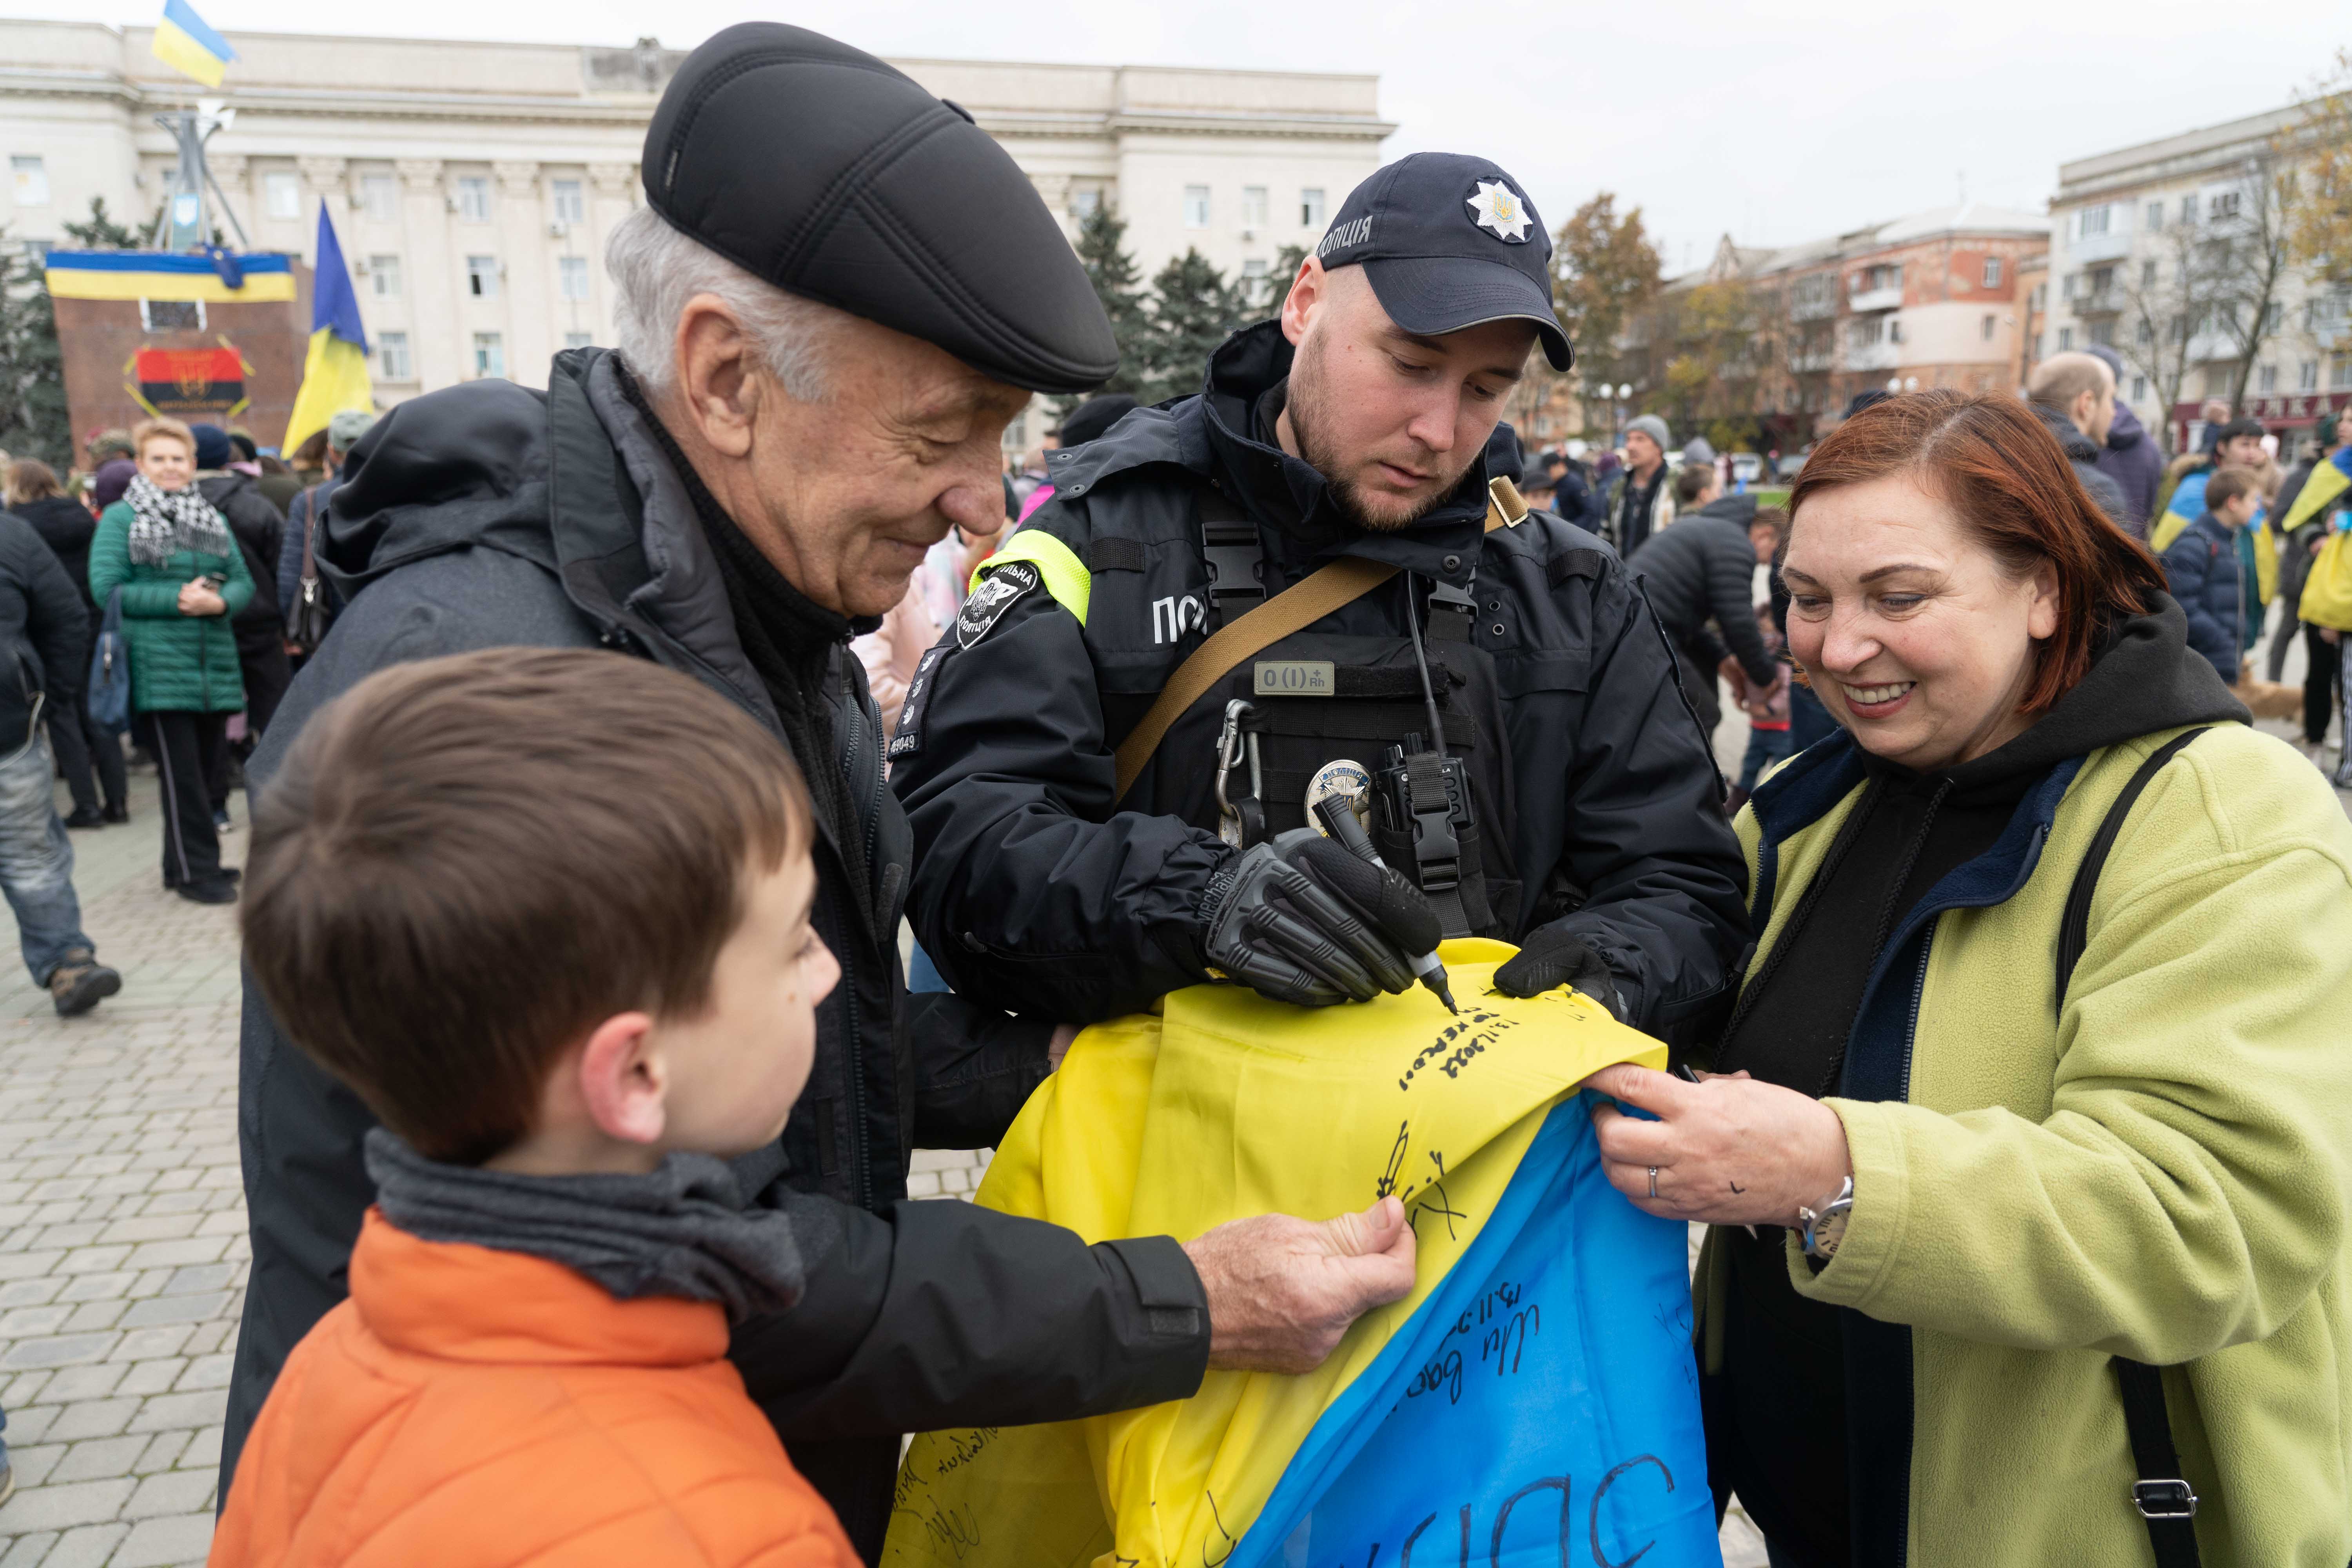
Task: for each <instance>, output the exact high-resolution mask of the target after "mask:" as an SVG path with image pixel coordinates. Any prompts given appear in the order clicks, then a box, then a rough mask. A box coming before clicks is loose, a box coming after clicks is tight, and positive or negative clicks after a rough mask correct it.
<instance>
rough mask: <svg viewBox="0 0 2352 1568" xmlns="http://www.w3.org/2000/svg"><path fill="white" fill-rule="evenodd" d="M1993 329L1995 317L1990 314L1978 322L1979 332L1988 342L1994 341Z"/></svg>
mask: <svg viewBox="0 0 2352 1568" xmlns="http://www.w3.org/2000/svg"><path fill="white" fill-rule="evenodd" d="M1992 329H1993V319H1992V318H1991V317H1990V316H1987V317H1986V318H1985V319H1984V320H1983V321H1981V322H1979V323H1978V326H1977V331H1978V333H1979V335H1980V336H1981V337H1982V338H1983V339H1984V341H1985V342H1992Z"/></svg>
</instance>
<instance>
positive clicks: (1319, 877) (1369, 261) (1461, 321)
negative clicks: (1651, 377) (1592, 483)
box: [891, 153, 1748, 1037]
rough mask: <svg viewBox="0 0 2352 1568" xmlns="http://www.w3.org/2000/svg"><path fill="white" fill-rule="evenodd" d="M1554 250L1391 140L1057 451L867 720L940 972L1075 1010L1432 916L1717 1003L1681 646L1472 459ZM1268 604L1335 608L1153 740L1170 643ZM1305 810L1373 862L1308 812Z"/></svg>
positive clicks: (1317, 956)
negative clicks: (1275, 277)
mask: <svg viewBox="0 0 2352 1568" xmlns="http://www.w3.org/2000/svg"><path fill="white" fill-rule="evenodd" d="M1549 254H1550V246H1549V241H1548V239H1547V237H1546V235H1545V232H1544V228H1543V226H1542V223H1541V222H1540V220H1539V219H1538V217H1537V215H1536V213H1535V210H1534V208H1533V207H1532V206H1531V205H1529V204H1528V200H1527V197H1526V195H1525V194H1524V192H1523V191H1522V189H1521V187H1520V186H1519V184H1518V183H1517V181H1516V180H1513V179H1512V178H1511V177H1510V176H1509V175H1508V174H1506V173H1505V172H1504V171H1503V170H1501V169H1500V168H1498V167H1497V166H1496V165H1495V164H1494V163H1489V162H1487V161H1486V160H1485V159H1480V158H1472V157H1465V156H1458V155H1454V154H1445V153H1419V154H1415V155H1414V156H1412V157H1410V158H1406V159H1403V160H1402V161H1401V162H1399V163H1391V164H1390V165H1388V166H1387V167H1385V168H1382V169H1381V170H1380V171H1379V172H1378V173H1376V174H1373V175H1372V176H1371V177H1370V179H1369V180H1367V181H1365V182H1364V184H1361V185H1360V186H1359V187H1358V188H1357V189H1356V190H1355V191H1354V192H1353V193H1352V194H1351V195H1349V198H1348V201H1347V204H1346V205H1344V206H1343V207H1342V208H1341V209H1340V211H1339V216H1338V217H1337V219H1336V220H1335V221H1334V222H1333V224H1332V225H1331V227H1330V229H1329V231H1328V233H1327V234H1326V235H1325V236H1324V237H1323V240H1322V242H1321V244H1320V245H1318V247H1317V249H1316V254H1315V255H1314V256H1312V257H1310V258H1307V260H1306V261H1305V262H1304V263H1302V265H1301V266H1300V268H1299V269H1298V272H1297V276H1296V278H1295V279H1293V281H1292V283H1291V287H1290V291H1289V294H1288V296H1287V298H1286V300H1284V303H1283V307H1282V313H1281V316H1280V318H1279V319H1278V320H1276V321H1265V322H1262V323H1260V324H1259V325H1257V326H1255V327H1252V328H1249V329H1247V330H1245V331H1241V332H1239V333H1236V334H1235V335H1234V337H1232V338H1231V339H1229V340H1227V341H1226V342H1225V343H1224V344H1223V346H1222V347H1221V348H1220V349H1218V351H1217V353H1215V355H1214V356H1213V358H1212V360H1211V361H1210V363H1209V368H1208V375H1207V381H1206V384H1205V386H1204V387H1203V389H1202V393H1201V395H1199V396H1197V397H1192V398H1187V399H1185V400H1183V401H1181V402H1180V403H1177V404H1174V405H1171V406H1169V407H1166V408H1147V409H1139V410H1137V411H1136V412H1135V413H1133V414H1130V415H1129V416H1126V417H1125V418H1124V419H1122V420H1121V421H1120V422H1119V423H1118V426H1115V427H1114V428H1113V429H1112V430H1111V431H1110V432H1109V433H1108V435H1107V436H1105V437H1102V438H1101V439H1099V440H1097V441H1095V442H1093V443H1091V444H1089V445H1087V446H1086V447H1082V448H1079V449H1078V450H1076V451H1074V452H1064V453H1060V454H1057V455H1056V458H1055V461H1054V463H1053V466H1052V468H1051V478H1052V480H1053V483H1054V485H1055V495H1054V498H1053V500H1051V501H1050V502H1049V503H1047V504H1046V505H1045V506H1044V507H1042V508H1041V509H1040V510H1038V511H1037V513H1036V514H1035V515H1034V517H1033V518H1032V519H1031V521H1030V523H1029V525H1028V526H1027V527H1026V528H1024V530H1023V531H1021V532H1019V533H1018V534H1016V535H1014V536H1013V538H1012V539H1011V540H1010V541H1009V542H1007V545H1006V547H1005V548H1004V549H1003V551H1002V552H999V553H998V555H997V556H995V557H994V558H993V560H992V562H991V563H989V564H988V565H987V566H985V567H983V568H982V580H981V582H980V584H979V585H978V587H977V588H976V589H975V591H974V592H973V594H972V595H971V597H970V599H969V600H968V601H967V602H966V605H965V608H964V613H963V615H962V616H961V618H960V619H959V621H958V623H957V625H956V626H954V627H953V628H951V630H950V632H949V633H948V634H947V635H945V636H944V637H942V638H941V640H940V644H939V646H938V647H935V648H933V649H932V650H931V652H930V653H929V654H928V655H927V656H926V659H925V666H924V668H923V670H922V671H921V673H920V674H919V677H918V679H917V689H916V691H915V693H914V695H913V696H912V697H910V699H909V700H908V703H907V705H906V708H905V710H904V712H903V714H902V716H901V719H900V721H899V726H898V731H897V732H896V733H895V734H894V736H893V737H892V742H891V755H892V784H893V787H894V788H895V789H897V791H898V794H899V796H900V798H901V800H902V801H903V802H904V803H905V805H906V807H907V811H908V817H909V819H910V821H911V823H912V826H913V829H914V833H915V838H916V845H917V855H916V861H915V865H916V869H915V873H914V882H913V889H912V893H913V896H912V899H911V901H910V904H909V909H908V915H909V918H910V919H911V920H912V921H913V923H914V926H915V930H916V932H917V934H918V936H919V938H920V940H921V942H923V944H924V946H925V948H926V949H927V950H928V951H929V952H930V953H931V955H932V956H933V957H934V959H935V960H936V961H937V962H938V963H939V965H940V969H941V970H942V971H943V972H944V973H945V974H946V976H947V978H948V979H949V980H950V983H951V984H954V985H955V986H956V988H957V989H958V990H959V991H961V992H962V993H963V994H965V995H967V996H969V997H971V998H974V999H977V1000H982V1001H985V1002H988V1003H990V1004H992V1005H997V1006H1001V1007H1004V1008H1007V1009H1020V1010H1027V1011H1033V1012H1041V1013H1046V1014H1050V1015H1053V1016H1059V1017H1061V1018H1064V1019H1067V1020H1071V1021H1074V1022H1076V1021H1086V1020H1091V1019H1096V1018H1101V1017H1105V1016H1112V1015H1116V1014H1118V1013H1122V1012H1127V1011H1131V1010H1134V1009H1136V1008H1139V1007H1141V1006H1143V1005H1148V1004H1149V1003H1150V1001H1151V1000H1152V999H1153V998H1155V997H1157V996H1159V995H1160V994H1164V993H1166V992H1168V991H1170V990H1171V989H1174V988H1176V987H1179V986H1183V985H1188V984H1196V983H1198V982H1199V981H1201V980H1202V979H1203V978H1205V977H1207V976H1208V975H1209V974H1210V973H1211V972H1212V971H1214V972H1216V973H1222V974H1223V975H1225V976H1228V977H1230V978H1233V979H1235V980H1239V981H1242V982H1244V983H1246V984H1251V985H1253V986H1254V987H1255V988H1256V989H1257V990H1259V991H1261V992H1263V993H1265V994H1268V995H1271V996H1276V997H1279V998H1282V999H1286V1000H1290V1001H1295V1002H1305V1003H1332V1002H1339V1001H1343V1000H1350V999H1362V998H1365V997H1369V996H1370V995H1371V994H1374V991H1375V989H1390V990H1397V989H1402V986H1403V985H1404V984H1408V983H1410V981H1411V978H1412V976H1411V974H1410V973H1408V972H1407V971H1406V969H1405V967H1404V965H1405V963H1409V962H1410V960H1411V959H1412V956H1413V955H1414V954H1415V952H1417V951H1418V950H1419V949H1420V948H1422V947H1423V946H1425V945H1426V944H1427V942H1428V941H1429V939H1430V937H1431V935H1432V934H1433V931H1434V929H1436V928H1437V927H1441V926H1442V927H1443V929H1444V931H1445V932H1446V933H1447V934H1452V935H1461V934H1477V935H1485V936H1496V937H1501V938H1505V939H1507V940H1511V941H1514V942H1517V943H1519V944H1520V948H1521V952H1520V954H1519V956H1518V957H1517V958H1516V959H1515V960H1513V961H1512V962H1511V963H1509V964H1507V966H1505V967H1504V968H1503V969H1502V970H1501V971H1500V972H1499V973H1497V975H1496V984H1497V985H1499V986H1500V987H1502V988H1503V989H1505V990H1507V991H1510V992H1513V993H1515V994H1531V993H1533V992H1535V991H1538V990H1542V989H1546V988H1549V986H1552V985H1555V984H1560V983H1562V982H1567V983H1570V984H1575V985H1576V986H1577V987H1578V988H1579V989H1580V990H1583V991H1585V992H1587V993H1589V994H1594V995H1597V996H1600V997H1601V998H1602V999H1603V1000H1605V1001H1607V1002H1608V1003H1609V1004H1610V1005H1612V1007H1613V1008H1614V1009H1615V1010H1616V1011H1617V1012H1618V1014H1619V1015H1620V1016H1622V1017H1623V1018H1624V1019H1625V1020H1627V1021H1628V1022H1630V1023H1633V1024H1634V1025H1636V1026H1640V1027H1643V1028H1645V1029H1649V1030H1652V1031H1654V1032H1659V1033H1663V1034H1666V1035H1668V1036H1669V1037H1675V1036H1689V1035H1692V1034H1694V1033H1696V1031H1697V1030H1699V1029H1700V1028H1702V1027H1703V1026H1704V1023H1705V1020H1706V1018H1707V1016H1709V1015H1710V1013H1711V1012H1712V1010H1713V1009H1714V1008H1715V1007H1716V1005H1717V1004H1718V1003H1719V1002H1720V1001H1721V1000H1722V999H1724V998H1725V997H1726V996H1727V994H1728V986H1729V983H1730V977H1731V976H1732V974H1733V973H1735V972H1736V966H1737V965H1738V962H1739V960H1740V958H1741V955H1742V952H1743V950H1744V947H1745V944H1746V942H1747V940H1748V929H1747V922H1746V917H1745V915H1744V913H1743V910H1742V903H1741V896H1740V889H1741V886H1742V882H1743V871H1742V867H1741V862H1740V858H1739V853H1738V848H1737V846H1736V844H1735V842H1734V840H1733V838H1732V836H1731V833H1730V830H1729V827H1728V826H1727V824H1726V822H1725V820H1724V817H1723V815H1722V813H1721V811H1720V809H1719V807H1718V805H1717V802H1718V801H1719V799H1720V798H1721V796H1720V781H1719V779H1718V777H1717V773H1716V772H1715V769H1714V766H1713V763H1712V761H1711V759H1710V758H1709V756H1708V754H1707V752H1706V747H1705V745H1704V744H1703V742H1702V739H1701V736H1700V733H1699V731H1698V728H1697V726H1696V722H1695V721H1694V720H1693V718H1692V716H1691V713H1690V710H1689V707H1688V704H1687V703H1686V702H1685V699H1684V696H1683V694H1682V692H1681V690H1680V689H1679V687H1678V686H1677V684H1676V680H1675V666H1674V663H1673V659H1672V656H1671V655H1670V654H1669V652H1668V651H1667V648H1666V645H1665V642H1664V638H1663V637H1662V635H1661V634H1660V632H1659V630H1658V627H1657V624H1656V621H1655V619H1654V617H1653V616H1651V614H1650V613H1649V611H1648V609H1647V607H1646V605H1644V603H1643V599H1642V596H1641V594H1640V591H1639V589H1638V587H1637V585H1636V584H1634V583H1633V581H1632V580H1630V579H1629V578H1628V576H1627V575H1626V574H1625V571H1624V569H1623V567H1622V563H1620V562H1619V561H1618V560H1617V558H1616V557H1615V555H1614V554H1613V553H1612V552H1611V551H1610V550H1609V549H1608V547H1607V546H1606V545H1604V544H1602V543H1601V542H1600V541H1598V540H1597V539H1595V538H1594V537H1593V536H1592V535H1591V534H1589V533H1586V532H1585V531H1582V530H1580V529H1578V528H1575V527H1572V526H1570V524H1568V523H1566V522H1564V521H1560V520H1559V518H1557V517H1553V516H1550V515H1548V514H1544V513H1528V514H1526V515H1525V516H1523V517H1522V516H1518V515H1517V507H1516V504H1515V502H1516V492H1515V491H1514V490H1512V489H1510V487H1509V486H1508V485H1507V483H1506V484H1498V485H1495V486H1493V487H1491V488H1490V485H1489V480H1490V479H1492V478H1494V477H1496V476H1516V475H1517V473H1518V472H1519V458H1518V447H1517V440H1516V438H1515V437H1513V435H1512V433H1511V432H1510V430H1509V429H1508V427H1507V426H1499V425H1498V423H1497V421H1498V420H1499V418H1500V416H1501V414H1502V410H1503V406H1504V404H1505V401H1506V399H1507V395H1508V394H1509V392H1510V390H1511V388H1512V387H1513V385H1514V384H1516V383H1517V381H1518V380H1519V378H1520V374H1521V370H1522V367H1523V365H1524V363H1525V361H1526V359H1527V355H1528V351H1529V349H1530V348H1531V347H1532V346H1534V345H1535V344H1536V343H1537V342H1538V341H1540V342H1541V343H1542V345H1543V349H1544V352H1545V354H1546V356H1547V357H1548V358H1549V361H1550V363H1552V364H1553V365H1554V366H1555V367H1557V368H1559V369H1561V370H1565V369H1567V368H1568V367H1569V365H1570V358H1571V355H1570V345H1569V343H1568V341H1567V338H1566V335H1565V334H1564V333H1563V332H1562V331H1561V330H1560V328H1559V323H1558V321H1557V320H1556V319H1555V318H1554V316H1553V315H1552V311H1551V304H1550V299H1551V296H1550V289H1549V269H1548V262H1549ZM1497 524H1501V525H1500V526H1497ZM1310 579H1311V580H1310ZM1289 592H1295V593H1299V594H1314V595H1322V598H1321V599H1312V598H1310V599H1308V600H1305V601H1293V603H1294V604H1299V603H1309V604H1314V603H1322V602H1325V601H1328V603H1329V604H1330V605H1331V607H1329V608H1328V613H1323V614H1321V615H1319V616H1317V617H1316V618H1314V619H1313V620H1312V621H1311V622H1310V623H1308V624H1306V625H1305V626H1303V628H1302V629H1300V630H1297V631H1296V632H1294V633H1291V634H1289V635H1286V636H1284V637H1279V638H1278V639H1276V640H1275V641H1273V642H1272V643H1271V644H1270V645H1268V646H1265V647H1262V648H1253V649H1252V650H1251V651H1250V652H1249V653H1248V655H1247V657H1244V658H1240V659H1239V660H1238V662H1236V663H1234V664H1233V666H1232V668H1230V669H1227V670H1224V671H1223V672H1222V673H1221V674H1219V675H1218V678H1217V679H1215V680H1214V681H1213V682H1212V683H1211V684H1210V685H1209V686H1208V687H1207V688H1206V689H1204V690H1203V691H1202V693H1201V694H1200V695H1199V697H1198V698H1197V700H1193V701H1192V702H1191V703H1190V704H1189V706H1187V707H1186V708H1185V709H1184V710H1183V711H1182V712H1181V715H1179V716H1177V717H1175V718H1174V719H1173V721H1172V722H1169V723H1167V725H1166V727H1165V730H1164V733H1158V734H1155V733H1154V731H1155V729H1156V727H1157V726H1158V724H1159V723H1160V721H1162V720H1165V719H1166V718H1167V714H1166V712H1165V711H1164V709H1165V708H1166V706H1167V704H1166V703H1163V702H1161V701H1160V699H1161V694H1162V691H1163V689H1165V688H1167V687H1169V686H1170V684H1171V681H1174V682H1175V683H1176V685H1177V688H1178V698H1180V699H1181V695H1182V694H1183V693H1184V692H1185V691H1186V690H1188V689H1190V686H1189V684H1188V682H1187V674H1190V675H1194V676H1197V675H1198V674H1200V673H1202V670H1203V668H1204V664H1205V665H1207V666H1210V667H1213V665H1215V664H1216V663H1219V662H1223V661H1222V660H1221V659H1204V660H1203V661H1193V662H1192V663H1190V664H1188V659H1189V658H1190V657H1191V656H1192V655H1193V654H1194V652H1195V651H1196V650H1197V649H1200V648H1201V647H1202V646H1203V644H1204V643H1205V642H1206V641H1207V639H1208V638H1210V637H1212V636H1213V635H1214V634H1217V633H1218V632H1219V631H1220V630H1221V628H1223V627H1225V626H1235V627H1236V628H1237V629H1238V627H1239V624H1240V623H1241V621H1242V620H1243V619H1244V617H1245V616H1248V615H1249V613H1250V612H1251V611H1252V610H1253V609H1255V608H1257V607H1258V606H1261V605H1264V606H1265V607H1267V608H1268V609H1272V608H1274V607H1276V606H1279V605H1282V603H1283V595H1285V594H1286V593H1289ZM1270 595H1271V597H1269V596H1270ZM1260 624H1263V623H1260ZM1228 640H1229V641H1230V640H1231V639H1228ZM1248 640H1250V641H1253V642H1254V641H1255V640H1256V639H1255V638H1251V639H1248ZM1180 669H1181V670H1183V671H1185V672H1186V674H1180V673H1179V672H1180ZM1172 700H1175V699H1171V701H1172ZM1155 704H1159V705H1160V707H1161V708H1162V709H1163V711H1161V712H1160V713H1158V714H1155V713H1154V712H1153V710H1154V708H1155ZM1327 798H1328V799H1335V800H1337V801H1339V802H1341V803H1343V804H1344V805H1345V807H1346V808H1347V809H1348V810H1349V812H1350V813H1351V814H1353V815H1355V816H1358V818H1359V820H1360V823H1361V825H1362V826H1364V827H1366V828H1367V829H1368V830H1369V837H1370V840H1371V845H1372V847H1375V848H1377V850H1378V851H1379V855H1380V858H1381V860H1382V861H1384V862H1385V863H1386V865H1387V866H1388V867H1389V868H1390V869H1391V873H1392V875H1391V877H1390V878H1389V879H1387V881H1386V882H1385V883H1381V882H1376V881H1365V880H1362V879H1354V880H1351V878H1350V875H1349V871H1350V867H1351V865H1359V866H1360V865H1361V864H1362V862H1349V860H1348V859H1347V858H1346V857H1345V855H1344V853H1343V852H1341V851H1340V850H1339V847H1338V846H1337V845H1336V844H1333V843H1331V842H1328V841H1327V840H1325V839H1324V838H1322V837H1320V836H1319V833H1320V829H1321V827H1322V826H1325V823H1324V822H1318V818H1317V816H1315V815H1313V807H1314V805H1315V803H1316V802H1318V801H1321V800H1325V799H1327ZM1326 820H1327V821H1328V819H1326ZM1400 880H1402V882H1405V883H1409V884H1410V885H1411V886H1410V887H1409V888H1407V889H1404V890H1403V891H1402V894H1400V892H1399V889H1398V888H1397V887H1396V885H1395V884H1396V883H1397V882H1399V881H1400ZM1334 893H1337V894H1339V895H1340V896H1339V897H1333V896H1331V895H1333V894H1334ZM1350 895H1352V896H1350Z"/></svg>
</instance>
